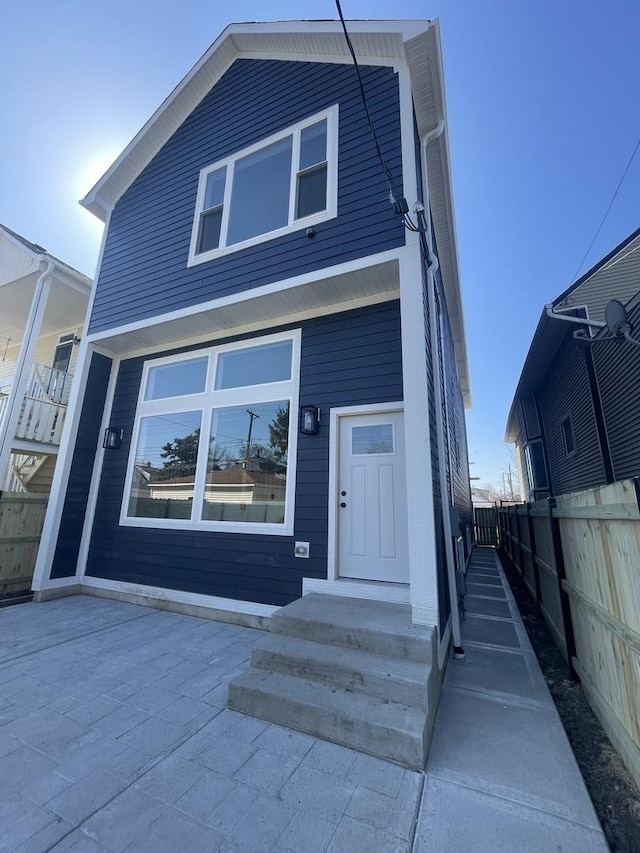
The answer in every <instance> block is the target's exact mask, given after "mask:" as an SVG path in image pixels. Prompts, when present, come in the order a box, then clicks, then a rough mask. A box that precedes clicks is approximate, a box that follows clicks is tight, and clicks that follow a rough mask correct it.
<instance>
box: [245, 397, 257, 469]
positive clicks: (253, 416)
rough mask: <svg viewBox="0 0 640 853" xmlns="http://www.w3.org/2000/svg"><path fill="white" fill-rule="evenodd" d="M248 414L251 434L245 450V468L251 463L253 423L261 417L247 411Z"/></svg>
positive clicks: (249, 433)
mask: <svg viewBox="0 0 640 853" xmlns="http://www.w3.org/2000/svg"><path fill="white" fill-rule="evenodd" d="M247 414H248V415H249V432H248V433H247V444H246V447H245V449H244V467H245V468H246V467H247V462H248V461H249V455H250V451H251V432H252V430H253V422H254V421H255V419H256V418H259V417H260V415H257V414H256V413H255V412H252V411H250V410H249V409H247Z"/></svg>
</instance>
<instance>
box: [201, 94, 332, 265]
mask: <svg viewBox="0 0 640 853" xmlns="http://www.w3.org/2000/svg"><path fill="white" fill-rule="evenodd" d="M337 161H338V107H337V106H334V107H331V108H330V109H328V110H325V111H324V112H322V113H317V114H316V115H314V116H311V117H310V118H308V119H306V120H305V121H303V122H300V123H299V124H297V125H295V126H294V127H290V128H287V130H284V131H282V132H280V133H277V134H274V135H273V136H270V137H269V138H268V139H263V140H262V141H261V142H258V143H256V144H255V145H252V146H251V147H249V148H245V149H243V150H242V151H239V152H237V153H236V154H234V155H232V156H231V157H228V158H227V159H226V160H221V161H220V162H218V163H214V164H213V165H211V166H207V168H205V169H203V170H202V171H201V173H200V182H199V185H198V195H197V199H196V213H195V217H194V222H193V230H192V233H191V246H190V249H189V265H190V266H191V265H193V264H197V263H201V262H202V261H208V260H212V259H213V258H217V257H219V256H220V255H225V254H228V253H229V252H235V251H237V250H238V249H243V248H245V247H248V246H252V245H254V244H256V243H260V242H262V241H264V240H270V239H272V238H273V237H278V236H280V235H282V234H286V233H288V232H290V231H295V230H296V229H299V228H308V227H309V226H310V225H314V224H316V223H318V222H322V221H324V220H326V219H331V218H333V217H335V216H336V215H337V195H338V192H337V177H338V162H337Z"/></svg>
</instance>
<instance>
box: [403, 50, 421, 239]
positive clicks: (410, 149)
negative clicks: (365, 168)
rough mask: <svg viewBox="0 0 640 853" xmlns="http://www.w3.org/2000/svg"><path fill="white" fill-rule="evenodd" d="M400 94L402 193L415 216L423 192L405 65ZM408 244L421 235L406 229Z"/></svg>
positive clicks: (411, 99)
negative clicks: (419, 178)
mask: <svg viewBox="0 0 640 853" xmlns="http://www.w3.org/2000/svg"><path fill="white" fill-rule="evenodd" d="M398 95H399V104H400V140H401V145H402V194H403V196H404V197H405V199H406V200H407V203H408V205H409V215H410V216H413V205H414V204H415V202H417V201H420V202H422V201H423V199H422V193H421V192H420V194H419V188H418V164H417V162H416V153H415V128H414V122H413V97H412V92H411V77H410V74H409V69H408V67H407V66H406V65H403V66H402V67H401V68H400V69H398ZM404 232H405V242H406V243H407V244H411V243H416V244H417V243H418V242H419V235H418V234H416V233H414V232H413V231H409V230H408V229H407V228H405V229H404Z"/></svg>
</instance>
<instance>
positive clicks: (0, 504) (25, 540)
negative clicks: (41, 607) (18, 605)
mask: <svg viewBox="0 0 640 853" xmlns="http://www.w3.org/2000/svg"><path fill="white" fill-rule="evenodd" d="M46 511H47V497H46V496H43V495H30V494H24V493H22V492H2V493H0V594H2V593H7V592H20V591H22V590H29V589H31V580H32V578H33V570H34V567H35V564H36V556H37V554H38V545H39V543H40V534H41V532H42V525H43V524H44V516H45V512H46Z"/></svg>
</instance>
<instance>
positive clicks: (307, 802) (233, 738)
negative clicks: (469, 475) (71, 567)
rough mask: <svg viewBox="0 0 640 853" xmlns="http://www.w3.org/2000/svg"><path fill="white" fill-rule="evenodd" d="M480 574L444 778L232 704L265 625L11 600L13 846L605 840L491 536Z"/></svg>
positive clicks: (432, 768)
mask: <svg viewBox="0 0 640 853" xmlns="http://www.w3.org/2000/svg"><path fill="white" fill-rule="evenodd" d="M472 577H473V579H474V581H476V582H477V583H475V582H474V584H473V586H470V589H469V591H470V593H471V594H470V595H469V596H468V598H467V602H468V605H469V610H470V614H469V616H468V618H467V622H466V625H465V634H466V637H465V647H466V649H467V660H466V661H464V662H461V663H455V662H451V664H450V665H449V668H448V672H447V676H446V681H445V687H444V693H443V700H442V706H441V710H440V713H439V718H438V722H437V725H436V732H435V736H434V741H433V744H432V749H431V754H430V759H429V763H428V767H427V773H426V774H422V773H413V772H411V771H408V770H404V769H403V768H401V767H398V766H396V765H394V764H390V763H388V762H385V761H382V760H379V759H375V758H371V757H370V756H366V755H363V754H361V753H357V752H354V751H352V750H349V749H346V748H344V747H339V746H336V745H334V744H330V743H326V742H324V741H320V740H317V739H315V738H312V737H309V736H307V735H303V734H300V733H298V732H294V731H292V730H290V729H286V728H282V727H280V726H275V725H271V724H268V723H265V722H263V721H260V720H256V719H254V718H251V717H246V716H243V715H242V714H238V713H235V712H232V711H229V710H227V709H225V708H224V704H225V699H226V685H227V683H228V681H229V680H230V679H231V678H233V677H234V676H235V675H236V674H237V673H238V672H240V671H242V670H243V669H245V668H246V667H247V666H248V659H249V655H250V652H251V648H252V646H253V643H254V642H255V641H256V640H257V639H258V637H259V636H261V633H260V632H259V631H254V630H252V629H248V628H239V627H236V626H232V625H226V624H223V623H218V622H211V621H207V620H204V619H198V618H195V617H189V616H182V615H179V614H175V613H168V612H161V611H155V610H151V609H148V608H144V607H139V606H136V605H130V604H124V603H122V602H116V601H109V600H106V599H99V598H91V597H86V596H75V597H70V598H64V599H58V600H55V601H50V602H47V603H45V604H37V605H35V604H23V605H18V606H15V607H9V608H6V609H4V610H2V611H0V851H3V853H4V852H5V851H12V853H13V852H14V851H21V853H27V851H29V853H40V851H55V853H70V851H73V853H105V851H106V852H107V853H108V851H110V853H121V851H130V852H131V851H135V853H146V851H149V853H180V851H185V852H186V851H188V853H201V851H202V853H208V851H221V853H232V852H233V853H266V852H267V851H277V853H281V851H282V853H325V851H329V853H360V851H366V853H408V851H411V850H414V851H416V853H424V851H427V850H429V851H437V853H448V851H452V853H453V851H455V853H463V851H466V850H469V851H470V850H472V849H473V851H475V853H478V851H485V850H486V851H492V853H493V851H498V850H505V851H509V853H512V851H545V853H546V851H548V850H562V851H565V853H566V851H576V853H577V851H580V853H591V851H593V853H596V851H598V852H599V851H605V850H606V845H605V843H604V840H603V837H602V834H601V832H600V829H599V826H598V823H597V820H596V818H595V815H594V813H593V809H592V807H591V804H590V802H589V799H588V796H587V794H586V791H585V789H584V785H583V783H582V779H581V777H580V775H579V773H578V770H577V767H576V764H575V761H574V759H573V755H572V753H571V751H570V749H569V746H568V743H567V741H566V738H565V736H564V733H563V731H562V728H561V726H560V722H559V720H558V717H557V714H556V712H555V710H554V708H553V705H552V703H551V700H550V698H549V695H548V693H547V691H546V687H545V684H544V681H543V679H542V676H541V674H540V671H539V669H538V668H537V663H536V662H535V659H534V658H533V655H532V653H531V650H530V647H529V644H528V641H527V639H526V637H525V636H524V633H523V630H522V627H521V625H520V622H519V619H518V618H517V615H516V611H515V607H514V605H513V602H512V601H511V599H510V595H509V593H508V591H507V592H505V591H504V590H503V587H502V582H501V578H500V575H499V574H498V571H497V569H496V564H495V557H494V555H493V552H492V551H491V550H486V551H484V550H482V549H477V550H476V553H475V557H474V564H473V568H472ZM487 593H488V595H487ZM505 608H506V609H505ZM472 613H473V615H471V614H472Z"/></svg>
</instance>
